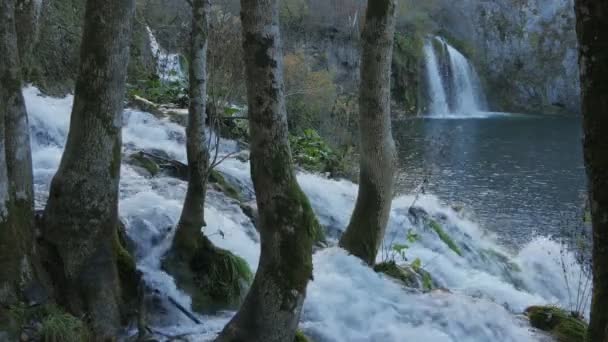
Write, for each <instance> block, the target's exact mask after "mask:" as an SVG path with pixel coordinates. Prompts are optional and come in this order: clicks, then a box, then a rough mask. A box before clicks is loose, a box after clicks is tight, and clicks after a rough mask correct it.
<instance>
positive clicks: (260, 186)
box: [217, 0, 319, 342]
mask: <svg viewBox="0 0 608 342" xmlns="http://www.w3.org/2000/svg"><path fill="white" fill-rule="evenodd" d="M278 10H279V8H278V0H241V21H242V25H243V48H244V55H245V69H246V84H247V100H248V106H249V128H250V132H251V145H250V146H251V177H252V180H253V185H254V189H255V193H256V201H257V205H258V208H259V231H260V238H261V255H260V261H259V265H258V271H257V273H256V276H255V279H254V281H253V284H252V286H251V289H250V290H249V293H248V294H247V297H246V298H245V301H244V303H243V305H242V307H241V309H240V310H239V311H238V313H237V314H236V315H235V316H234V317H233V318H232V320H231V321H230V322H229V323H228V325H227V326H226V327H225V328H224V330H223V331H222V332H221V334H220V336H219V337H218V339H217V341H252V342H257V341H259V342H262V341H263V342H275V341H281V342H287V341H289V342H291V341H293V339H294V336H295V331H296V328H297V325H298V321H299V318H300V313H301V310H302V303H303V301H304V298H305V296H306V286H307V284H308V281H309V279H311V277H312V244H313V237H314V236H315V233H316V230H317V229H319V227H318V223H317V220H316V217H315V215H314V213H313V212H312V209H311V207H310V203H309V202H308V199H307V198H306V196H305V195H304V194H303V192H302V190H301V189H300V187H299V185H298V183H297V180H296V177H295V172H294V168H293V161H292V157H291V151H290V147H289V141H288V130H287V116H286V111H285V99H284V87H283V75H282V72H283V59H282V54H281V42H280V34H279V22H278V18H279V12H278Z"/></svg>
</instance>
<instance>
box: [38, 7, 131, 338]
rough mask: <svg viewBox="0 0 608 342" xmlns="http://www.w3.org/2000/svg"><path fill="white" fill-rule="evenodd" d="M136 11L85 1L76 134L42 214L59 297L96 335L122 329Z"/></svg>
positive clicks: (111, 334)
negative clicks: (127, 108) (127, 121)
mask: <svg viewBox="0 0 608 342" xmlns="http://www.w3.org/2000/svg"><path fill="white" fill-rule="evenodd" d="M134 8H135V1H134V0H107V1H98V0H88V1H87V4H86V12H85V26H84V32H83V39H82V45H81V51H80V72H79V75H78V80H77V83H76V89H75V94H74V107H73V109H72V116H71V123H70V131H69V134H68V139H67V143H66V148H65V152H64V154H63V157H62V159H61V164H60V166H59V170H58V171H57V174H56V175H55V177H54V178H53V181H52V183H51V190H50V195H49V200H48V203H47V206H46V209H45V212H44V228H45V231H44V237H45V239H46V240H47V242H48V243H49V244H50V245H51V246H52V247H54V250H55V252H56V253H57V256H58V259H59V260H58V265H59V267H60V269H59V272H55V274H54V275H53V276H54V281H55V283H56V284H57V285H58V289H57V290H58V292H59V293H60V295H63V298H60V301H62V304H64V305H65V306H66V307H67V308H68V309H69V310H70V311H71V312H72V313H74V314H76V315H78V316H80V315H82V314H84V313H86V314H87V315H88V317H89V319H90V321H91V327H92V329H93V332H94V335H95V336H96V338H97V339H98V340H106V339H112V338H113V337H114V336H116V333H117V329H118V328H119V326H120V312H121V310H120V309H121V308H120V304H121V284H120V279H119V274H118V270H117V266H116V265H117V262H120V260H119V259H118V258H120V257H123V255H122V253H120V251H119V250H118V246H117V240H118V237H117V236H118V224H119V222H118V183H119V178H120V163H121V148H122V138H121V125H122V123H121V121H122V117H121V116H122V109H123V100H124V93H125V79H126V74H127V64H128V61H129V41H130V36H131V21H132V18H133V14H134ZM123 252H124V251H123Z"/></svg>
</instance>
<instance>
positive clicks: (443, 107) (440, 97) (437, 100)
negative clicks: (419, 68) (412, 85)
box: [424, 40, 450, 115]
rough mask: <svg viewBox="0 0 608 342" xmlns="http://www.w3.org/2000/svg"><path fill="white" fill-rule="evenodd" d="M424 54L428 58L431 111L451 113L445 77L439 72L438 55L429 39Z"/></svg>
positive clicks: (427, 70) (427, 69)
mask: <svg viewBox="0 0 608 342" xmlns="http://www.w3.org/2000/svg"><path fill="white" fill-rule="evenodd" d="M424 55H425V58H426V72H427V79H428V83H429V97H430V100H431V101H430V107H429V110H430V113H435V114H437V115H445V114H449V113H450V108H449V107H448V100H447V95H446V93H445V88H444V87H443V78H442V77H441V73H440V72H439V64H438V63H437V55H436V54H435V49H434V48H433V43H432V42H431V41H430V40H429V41H427V42H426V43H424Z"/></svg>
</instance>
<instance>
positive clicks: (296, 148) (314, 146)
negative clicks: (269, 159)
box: [289, 129, 345, 175]
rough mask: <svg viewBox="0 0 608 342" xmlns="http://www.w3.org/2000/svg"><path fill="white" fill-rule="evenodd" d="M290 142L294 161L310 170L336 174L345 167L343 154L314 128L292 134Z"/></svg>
mask: <svg viewBox="0 0 608 342" xmlns="http://www.w3.org/2000/svg"><path fill="white" fill-rule="evenodd" d="M289 144H290V146H291V152H292V156H293V160H294V162H295V163H296V164H298V165H300V166H301V167H303V168H304V169H306V170H308V171H312V172H329V173H330V174H332V175H335V174H339V173H340V172H341V171H343V170H344V169H345V165H344V164H343V161H344V159H343V158H342V156H340V155H338V154H337V153H336V152H334V150H332V149H331V148H330V147H329V145H327V143H326V142H325V141H324V140H323V138H321V136H319V133H317V131H315V130H313V129H306V130H304V131H303V132H302V134H301V135H290V137H289Z"/></svg>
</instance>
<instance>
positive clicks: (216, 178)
mask: <svg viewBox="0 0 608 342" xmlns="http://www.w3.org/2000/svg"><path fill="white" fill-rule="evenodd" d="M209 183H212V184H216V185H217V187H218V188H219V190H220V191H221V192H223V193H224V194H226V196H228V197H230V198H234V199H235V200H237V201H240V200H241V193H240V191H239V189H237V188H236V187H235V186H234V185H232V184H230V183H229V182H227V181H226V178H225V177H224V176H223V175H222V174H221V173H220V172H219V171H217V170H211V173H210V174H209Z"/></svg>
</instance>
